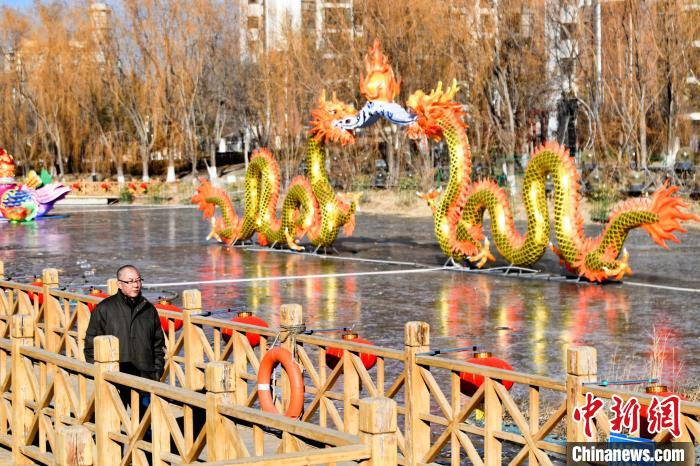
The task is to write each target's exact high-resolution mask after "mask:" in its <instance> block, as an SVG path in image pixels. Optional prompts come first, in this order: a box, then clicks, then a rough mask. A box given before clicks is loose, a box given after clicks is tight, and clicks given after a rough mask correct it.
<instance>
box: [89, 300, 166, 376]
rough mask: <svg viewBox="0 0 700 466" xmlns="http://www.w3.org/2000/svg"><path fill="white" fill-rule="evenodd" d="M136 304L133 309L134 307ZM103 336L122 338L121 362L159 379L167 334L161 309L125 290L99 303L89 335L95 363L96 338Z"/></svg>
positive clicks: (91, 352)
mask: <svg viewBox="0 0 700 466" xmlns="http://www.w3.org/2000/svg"><path fill="white" fill-rule="evenodd" d="M132 306H133V309H132ZM100 335H114V336H115V337H117V338H118V339H119V363H120V365H124V364H125V363H131V364H132V365H133V366H135V367H136V369H138V370H139V371H141V372H142V374H141V375H142V376H144V377H149V378H153V379H155V378H159V377H160V375H161V374H162V373H163V367H164V363H165V350H164V347H165V336H164V335H163V329H162V328H161V326H160V320H159V318H158V311H157V310H156V308H155V306H153V304H151V303H150V302H148V300H147V299H146V298H144V297H143V296H141V295H139V296H138V297H136V298H135V299H134V300H130V299H129V298H128V297H127V296H126V295H124V294H122V292H121V291H119V292H117V294H115V295H113V296H110V297H109V298H105V299H103V300H102V302H100V303H99V304H97V306H95V310H94V311H93V312H92V315H91V316H90V323H89V324H88V328H87V332H86V334H85V360H86V361H87V362H89V363H93V362H94V358H95V347H94V343H93V340H94V339H95V337H97V336H100Z"/></svg>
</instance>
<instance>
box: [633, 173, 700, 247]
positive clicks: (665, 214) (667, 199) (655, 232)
mask: <svg viewBox="0 0 700 466" xmlns="http://www.w3.org/2000/svg"><path fill="white" fill-rule="evenodd" d="M676 191H678V186H671V187H669V186H668V183H666V184H664V187H663V188H660V189H657V190H656V192H655V193H654V195H653V196H652V198H651V206H650V208H649V210H650V211H652V212H654V213H655V214H656V215H657V216H658V220H657V221H656V222H654V223H647V224H644V225H642V228H644V230H646V232H647V233H649V236H650V237H651V239H652V240H654V242H655V243H656V244H658V245H659V246H661V247H662V248H665V249H668V245H667V244H666V240H670V241H673V242H674V243H680V240H679V239H678V238H677V237H676V236H675V235H674V234H673V233H674V232H676V231H678V232H680V233H686V231H687V230H685V229H684V228H683V227H682V226H681V222H685V221H690V220H695V221H696V222H697V221H700V217H699V216H697V215H695V214H691V213H688V212H684V211H683V210H681V209H685V208H687V207H688V204H686V203H685V202H684V201H683V200H682V199H680V198H678V197H673V194H674V193H675V192H676Z"/></svg>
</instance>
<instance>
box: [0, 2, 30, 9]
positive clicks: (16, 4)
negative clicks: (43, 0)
mask: <svg viewBox="0 0 700 466" xmlns="http://www.w3.org/2000/svg"><path fill="white" fill-rule="evenodd" d="M33 3H34V0H0V6H10V7H13V8H26V7H30V6H32V4H33Z"/></svg>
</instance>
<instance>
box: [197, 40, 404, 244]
mask: <svg viewBox="0 0 700 466" xmlns="http://www.w3.org/2000/svg"><path fill="white" fill-rule="evenodd" d="M388 63H389V62H388V59H387V58H386V57H385V56H384V55H382V53H381V49H380V47H379V44H378V43H375V46H374V47H373V48H371V49H370V51H369V53H368V54H367V56H366V57H365V64H366V70H367V76H366V77H365V78H363V80H362V86H361V89H362V92H363V94H364V95H365V96H366V97H367V98H368V99H370V100H369V101H368V102H367V104H366V105H365V106H364V107H363V108H362V109H361V110H360V111H359V112H358V111H356V110H355V108H354V107H353V106H352V105H349V104H346V103H343V102H342V101H340V100H338V98H337V97H336V95H335V94H332V96H331V98H330V99H328V98H327V97H326V94H325V92H323V93H322V94H321V98H320V99H319V101H318V106H317V107H316V108H315V109H313V110H312V111H311V117H312V119H311V130H310V131H309V139H308V141H307V145H306V176H304V177H302V176H299V177H296V178H294V179H293V180H292V182H291V184H290V186H289V189H288V190H287V194H286V195H285V197H284V200H283V202H282V212H281V218H278V217H277V202H278V200H279V196H280V186H281V183H280V168H279V164H278V163H277V161H276V160H275V158H274V156H273V155H272V153H271V152H270V151H269V150H267V149H258V150H256V151H255V152H254V153H253V157H252V158H251V161H250V164H249V167H248V170H247V172H246V178H245V200H244V212H243V215H242V216H238V214H237V213H236V210H235V209H234V207H233V204H232V203H231V200H230V199H229V197H228V195H227V194H226V192H225V191H223V190H222V189H219V188H216V187H214V186H213V185H212V184H211V183H210V182H209V181H206V180H202V184H201V185H200V186H199V187H198V188H197V194H195V195H194V196H193V197H192V202H193V203H195V204H197V206H198V208H199V210H202V211H203V216H204V218H209V219H211V222H212V231H211V233H210V234H209V236H208V238H215V239H217V240H219V241H221V242H224V243H226V244H234V243H235V242H237V241H246V240H249V239H251V238H252V236H253V235H254V234H255V233H257V234H258V242H259V243H260V244H261V245H268V244H272V245H273V246H274V245H275V244H286V245H287V246H288V247H289V248H290V249H293V250H301V249H303V248H302V247H301V246H299V244H298V242H299V238H301V237H303V236H306V237H307V238H308V240H309V241H310V242H311V244H312V245H313V246H314V247H315V248H316V250H318V249H319V248H324V249H325V248H328V247H330V246H332V244H333V242H334V241H335V239H336V238H337V237H338V234H339V232H340V229H341V228H343V229H344V232H345V234H346V235H350V234H352V231H353V229H354V227H355V208H356V205H357V204H356V200H350V201H349V202H348V201H346V200H344V199H342V198H341V197H340V196H338V195H336V194H335V193H334V191H333V188H332V187H331V184H330V181H329V180H328V175H327V173H326V169H325V148H324V147H323V146H324V145H325V144H327V143H340V144H342V145H346V144H352V143H354V142H355V137H354V135H353V132H352V131H353V130H354V129H356V128H360V127H364V126H369V125H371V124H372V123H374V122H376V121H377V120H378V119H379V118H385V119H386V120H388V121H390V122H392V123H395V124H399V125H408V124H412V123H413V122H414V121H415V117H413V116H412V115H410V114H409V113H408V112H407V111H406V110H404V109H403V108H402V107H401V106H399V105H398V104H396V103H394V102H392V100H393V98H394V97H395V95H396V93H398V90H399V85H398V82H397V81H396V79H395V78H394V72H393V71H392V69H391V67H390V66H389V64H388ZM217 206H218V207H219V209H220V210H221V216H220V217H217V216H216V215H215V214H216V207H217Z"/></svg>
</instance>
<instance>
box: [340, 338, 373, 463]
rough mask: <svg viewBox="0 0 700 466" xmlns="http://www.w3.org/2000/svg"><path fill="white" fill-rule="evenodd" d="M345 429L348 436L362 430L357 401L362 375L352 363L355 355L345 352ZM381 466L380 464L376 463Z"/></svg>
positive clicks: (343, 358) (343, 357)
mask: <svg viewBox="0 0 700 466" xmlns="http://www.w3.org/2000/svg"><path fill="white" fill-rule="evenodd" d="M342 360H343V428H344V430H345V432H346V433H348V434H355V435H356V434H357V433H358V431H359V429H360V408H359V406H355V404H354V403H355V400H357V399H359V398H360V375H359V374H358V373H357V368H356V367H355V365H354V364H353V363H352V360H353V353H352V352H350V351H348V350H344V351H343V356H342ZM376 464H380V463H376Z"/></svg>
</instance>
